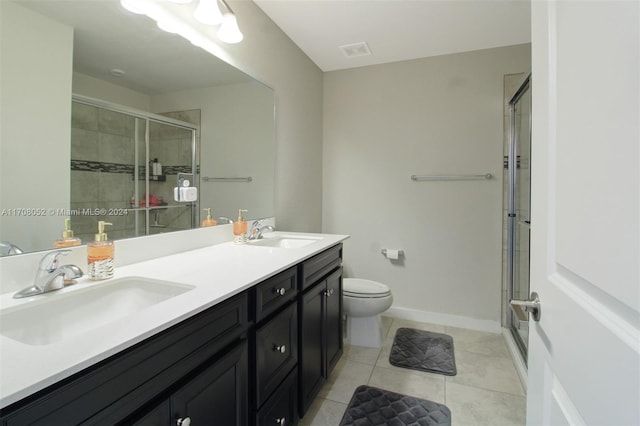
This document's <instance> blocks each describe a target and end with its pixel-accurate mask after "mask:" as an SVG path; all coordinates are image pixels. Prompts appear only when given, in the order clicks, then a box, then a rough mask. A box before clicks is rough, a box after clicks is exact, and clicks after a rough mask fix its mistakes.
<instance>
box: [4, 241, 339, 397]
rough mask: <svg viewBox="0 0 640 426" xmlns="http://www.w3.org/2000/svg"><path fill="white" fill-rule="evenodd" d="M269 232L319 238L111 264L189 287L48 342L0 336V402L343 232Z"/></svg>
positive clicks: (121, 271) (8, 301) (120, 274)
mask: <svg viewBox="0 0 640 426" xmlns="http://www.w3.org/2000/svg"><path fill="white" fill-rule="evenodd" d="M274 234H281V235H297V236H304V235H312V236H315V237H323V238H322V239H319V240H318V241H316V242H313V243H311V244H309V245H307V246H304V247H301V248H272V247H264V246H254V245H251V244H246V245H235V244H233V243H231V242H229V243H223V244H217V245H213V246H210V247H206V248H201V249H197V250H192V251H187V252H183V253H178V254H174V255H170V256H165V257H160V258H157V259H153V260H148V261H145V262H141V263H136V264H132V265H129V266H124V267H121V268H117V269H116V271H115V276H114V279H117V278H124V277H145V278H151V279H157V280H162V281H170V282H174V283H178V284H185V285H189V286H193V287H194V288H193V289H192V290H190V291H187V292H185V293H183V294H181V295H178V296H176V297H173V298H171V299H168V300H165V301H163V302H160V303H158V304H155V305H153V306H150V307H148V308H145V309H143V310H141V311H140V312H138V313H136V314H133V315H130V316H128V317H126V318H122V319H119V320H114V321H112V322H110V323H108V324H105V325H102V326H98V327H96V328H95V329H93V330H91V331H90V332H86V333H83V334H80V335H77V336H73V337H70V338H68V339H64V340H61V341H58V342H54V343H51V344H48V345H28V344H25V343H21V342H19V341H16V340H13V339H10V338H8V337H5V336H3V335H0V407H5V406H7V405H9V404H12V403H14V402H16V401H19V400H20V399H22V398H24V397H26V396H28V395H30V394H32V393H34V392H36V391H38V390H40V389H43V388H45V387H47V386H49V385H51V384H54V383H56V382H58V381H60V380H61V379H63V378H65V377H68V376H70V375H72V374H74V373H77V372H79V371H81V370H83V369H85V368H87V367H89V366H91V365H93V364H95V363H96V362H99V361H101V360H103V359H106V358H108V357H109V356H111V355H114V354H116V353H118V352H120V351H122V350H123V349H126V348H128V347H130V346H132V345H134V344H136V343H138V342H141V341H142V340H144V339H146V338H148V337H150V336H152V335H154V334H156V333H158V332H160V331H162V330H165V329H167V328H169V327H171V326H172V325H175V324H177V323H179V322H181V321H183V320H184V319H186V318H189V317H191V316H193V315H195V314H197V313H199V312H202V311H204V310H205V309H207V308H209V307H211V306H213V305H215V304H217V303H219V302H221V301H223V300H226V299H228V298H229V297H231V296H233V295H235V294H238V293H240V292H242V291H243V290H246V289H248V288H250V287H252V286H253V285H255V284H257V283H259V282H261V281H263V280H264V279H265V278H268V277H270V276H273V275H275V274H277V273H278V272H281V271H283V270H285V269H287V268H289V267H291V266H293V265H295V264H297V263H299V262H300V261H301V260H304V259H307V258H309V257H311V256H313V255H315V254H317V253H319V252H321V251H323V250H324V249H326V248H328V247H331V246H333V245H335V244H337V243H339V242H341V241H343V240H345V239H347V238H348V236H346V235H329V234H296V233H291V232H280V233H274ZM116 245H117V242H116ZM116 256H117V253H116ZM109 282H110V280H105V281H89V280H88V279H86V278H82V279H80V280H78V283H77V284H75V285H72V286H69V287H67V288H64V289H61V290H58V291H54V292H51V293H47V294H44V295H38V296H34V297H32V298H28V299H13V298H12V294H4V295H2V299H1V300H0V306H2V309H3V310H4V309H15V308H19V306H20V305H24V304H28V303H33V302H34V301H38V300H42V298H48V297H50V298H55V297H56V296H57V295H60V294H63V293H65V292H73V291H76V290H78V289H81V288H87V287H88V286H107V285H109ZM41 320H42V321H47V320H48V319H47V318H42V319H41Z"/></svg>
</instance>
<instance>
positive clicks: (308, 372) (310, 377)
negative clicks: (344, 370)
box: [298, 281, 326, 415]
mask: <svg viewBox="0 0 640 426" xmlns="http://www.w3.org/2000/svg"><path fill="white" fill-rule="evenodd" d="M325 290H326V286H325V281H322V282H320V283H319V284H317V285H316V286H314V287H313V288H311V290H309V291H308V292H307V293H305V294H304V295H303V296H302V298H301V299H300V302H301V303H300V312H299V316H300V328H299V330H300V338H299V344H300V357H299V359H298V366H299V367H298V368H299V387H300V415H304V413H305V412H306V411H307V408H309V405H311V402H312V401H313V398H314V397H315V396H316V394H317V393H318V391H319V390H320V387H321V386H322V384H323V383H324V377H325V375H324V374H325V368H324V365H325V361H324V350H323V349H324V327H323V318H324V307H325V299H326V297H325V295H324V294H325Z"/></svg>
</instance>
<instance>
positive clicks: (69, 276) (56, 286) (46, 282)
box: [13, 250, 83, 299]
mask: <svg viewBox="0 0 640 426" xmlns="http://www.w3.org/2000/svg"><path fill="white" fill-rule="evenodd" d="M69 253H71V250H55V251H52V252H49V253H47V254H45V255H44V256H43V257H42V259H40V263H39V264H38V270H37V271H36V278H35V280H34V283H33V285H32V286H31V287H27V288H25V289H22V290H20V291H19V292H17V293H16V294H14V295H13V298H14V299H21V298H23V297H30V296H35V295H37V294H42V293H48V292H50V291H54V290H60V289H61V288H63V287H64V285H65V283H67V284H71V283H73V280H75V279H76V278H80V277H82V275H83V272H82V269H80V268H79V267H77V266H76V265H62V266H58V257H59V256H66V255H67V254H69Z"/></svg>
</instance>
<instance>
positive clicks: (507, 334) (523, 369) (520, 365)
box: [502, 328, 528, 393]
mask: <svg viewBox="0 0 640 426" xmlns="http://www.w3.org/2000/svg"><path fill="white" fill-rule="evenodd" d="M502 334H503V336H504V340H506V342H507V348H508V349H509V352H511V358H512V359H513V364H514V365H515V367H516V371H517V372H518V377H520V383H522V387H523V388H524V392H525V393H527V371H528V370H527V366H526V364H525V362H524V359H523V358H522V355H521V354H520V349H518V345H516V342H515V340H514V339H513V335H512V334H511V331H509V329H508V328H503V329H502Z"/></svg>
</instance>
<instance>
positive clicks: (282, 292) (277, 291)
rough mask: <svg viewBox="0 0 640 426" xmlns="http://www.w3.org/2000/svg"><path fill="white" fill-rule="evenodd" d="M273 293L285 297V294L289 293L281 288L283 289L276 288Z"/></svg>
mask: <svg viewBox="0 0 640 426" xmlns="http://www.w3.org/2000/svg"><path fill="white" fill-rule="evenodd" d="M273 291H274V292H275V293H276V294H278V295H280V296H284V294H285V293H286V292H287V289H286V288H284V287H281V288H274V289H273Z"/></svg>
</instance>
